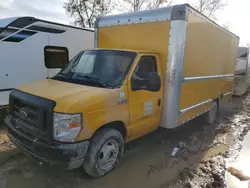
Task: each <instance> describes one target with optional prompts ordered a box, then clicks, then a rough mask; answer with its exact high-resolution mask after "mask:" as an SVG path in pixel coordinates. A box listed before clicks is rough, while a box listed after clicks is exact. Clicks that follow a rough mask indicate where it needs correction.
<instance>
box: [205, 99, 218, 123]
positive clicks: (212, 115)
mask: <svg viewBox="0 0 250 188" xmlns="http://www.w3.org/2000/svg"><path fill="white" fill-rule="evenodd" d="M217 111H218V105H217V102H215V101H214V102H213V105H212V108H211V109H210V110H209V112H207V113H206V116H205V120H206V123H207V124H209V125H211V124H213V123H214V122H215V120H216V117H217Z"/></svg>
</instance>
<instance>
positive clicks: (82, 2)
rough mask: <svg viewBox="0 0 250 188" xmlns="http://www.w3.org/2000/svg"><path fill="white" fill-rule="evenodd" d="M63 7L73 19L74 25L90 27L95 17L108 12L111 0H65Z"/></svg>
mask: <svg viewBox="0 0 250 188" xmlns="http://www.w3.org/2000/svg"><path fill="white" fill-rule="evenodd" d="M63 8H64V9H65V10H66V13H68V14H69V16H70V17H72V18H73V19H74V22H73V24H74V25H77V26H81V27H90V28H91V27H94V23H95V20H96V18H97V17H99V16H103V15H106V14H108V13H109V12H110V11H111V9H112V6H111V0H67V1H66V2H65V3H64V6H63Z"/></svg>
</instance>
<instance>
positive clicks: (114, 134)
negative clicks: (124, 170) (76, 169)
mask: <svg viewBox="0 0 250 188" xmlns="http://www.w3.org/2000/svg"><path fill="white" fill-rule="evenodd" d="M111 138H112V139H115V140H116V141H118V145H119V154H118V158H117V160H116V162H115V164H114V165H113V168H114V167H115V166H116V165H117V163H118V162H119V159H120V157H121V156H122V154H123V150H124V140H123V137H122V134H121V133H120V132H119V131H117V130H115V129H112V128H104V129H101V130H100V131H98V132H97V133H96V134H95V135H94V137H93V138H92V139H91V141H90V148H89V151H88V155H87V156H86V159H85V161H84V162H83V168H84V170H85V172H86V173H87V174H88V175H90V176H92V177H95V178H97V177H101V176H104V175H105V174H106V173H108V172H109V171H104V170H103V169H101V168H99V167H98V164H97V157H98V152H99V151H100V149H101V147H102V146H103V144H104V143H105V142H106V141H107V140H108V139H111ZM113 168H112V169H113ZM112 169H110V171H111V170H112Z"/></svg>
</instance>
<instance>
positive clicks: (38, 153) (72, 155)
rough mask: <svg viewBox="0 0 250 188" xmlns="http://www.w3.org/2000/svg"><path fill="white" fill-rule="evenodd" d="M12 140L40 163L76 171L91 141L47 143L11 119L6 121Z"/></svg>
mask: <svg viewBox="0 0 250 188" xmlns="http://www.w3.org/2000/svg"><path fill="white" fill-rule="evenodd" d="M5 122H6V124H7V125H8V136H9V138H10V140H11V141H12V142H13V143H14V144H15V145H16V146H17V147H19V148H21V149H22V150H23V151H24V152H25V153H26V154H28V155H29V156H30V157H32V158H34V159H36V160H37V161H38V162H39V163H45V164H50V165H56V166H60V167H61V168H63V169H74V168H78V167H80V166H81V165H82V163H83V161H84V158H85V156H86V154H87V151H88V146H89V141H82V142H76V143H61V142H56V141H45V140H44V139H41V138H38V137H35V136H34V135H32V134H30V133H26V132H23V131H22V130H21V129H20V128H18V126H15V123H14V121H12V118H11V117H7V118H6V119H5Z"/></svg>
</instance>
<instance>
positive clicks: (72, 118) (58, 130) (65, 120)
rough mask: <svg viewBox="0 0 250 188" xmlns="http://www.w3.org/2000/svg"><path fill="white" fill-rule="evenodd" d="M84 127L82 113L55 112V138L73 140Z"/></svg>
mask: <svg viewBox="0 0 250 188" xmlns="http://www.w3.org/2000/svg"><path fill="white" fill-rule="evenodd" d="M81 129H82V114H61V113H56V112H55V113H54V139H55V140H57V141H61V142H73V141H74V140H75V139H76V137H77V136H78V134H79V133H80V131H81Z"/></svg>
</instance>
